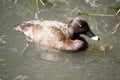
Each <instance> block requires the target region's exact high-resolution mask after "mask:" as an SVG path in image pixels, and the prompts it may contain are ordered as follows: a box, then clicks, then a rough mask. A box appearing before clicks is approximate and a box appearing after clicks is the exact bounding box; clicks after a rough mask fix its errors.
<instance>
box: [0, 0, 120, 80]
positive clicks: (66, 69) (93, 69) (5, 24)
mask: <svg viewBox="0 0 120 80" xmlns="http://www.w3.org/2000/svg"><path fill="white" fill-rule="evenodd" d="M48 1H49V2H48V3H47V4H46V6H45V7H44V6H42V5H40V4H39V5H40V13H38V14H37V10H36V8H35V2H34V0H0V80H120V26H119V25H117V24H118V23H119V22H120V16H119V15H118V16H117V17H101V16H79V17H82V18H84V19H86V20H87V22H88V23H89V25H90V28H91V29H92V31H93V32H94V33H95V34H96V35H98V36H100V38H101V41H99V42H97V41H92V40H90V39H89V38H87V37H85V39H86V40H87V41H88V43H89V48H88V49H87V50H86V51H83V52H74V53H73V52H64V51H58V50H53V49H46V48H43V47H41V48H38V47H37V46H35V45H34V44H33V43H30V44H29V46H28V48H27V50H26V51H25V52H24V53H23V54H22V52H23V51H24V49H25V46H26V44H27V41H26V39H25V37H24V36H23V35H22V34H20V33H19V32H17V31H15V30H14V29H13V28H14V26H15V25H16V24H20V23H22V22H24V21H27V20H33V19H45V20H46V19H47V20H58V21H61V22H64V23H68V22H69V21H70V19H72V18H74V17H77V14H78V13H79V12H86V13H96V14H97V13H102V14H115V13H116V12H115V11H114V10H113V9H110V7H112V6H117V5H120V0H48Z"/></svg>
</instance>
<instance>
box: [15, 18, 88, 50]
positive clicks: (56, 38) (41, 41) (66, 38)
mask: <svg viewBox="0 0 120 80" xmlns="http://www.w3.org/2000/svg"><path fill="white" fill-rule="evenodd" d="M69 26H70V25H67V24H65V23H62V22H58V21H48V20H44V21H40V20H32V21H27V22H24V23H23V24H21V25H18V26H16V27H15V29H16V30H19V31H21V32H23V33H24V34H25V35H26V37H27V40H28V41H30V42H34V43H36V44H37V45H40V46H46V47H51V48H55V49H58V50H67V51H78V50H84V49H86V48H87V47H88V44H87V42H86V41H85V40H84V39H83V38H82V37H80V36H79V35H80V33H79V32H75V31H74V30H73V28H74V27H69ZM76 31H77V30H76Z"/></svg>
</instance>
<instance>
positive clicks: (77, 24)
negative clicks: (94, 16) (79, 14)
mask: <svg viewBox="0 0 120 80" xmlns="http://www.w3.org/2000/svg"><path fill="white" fill-rule="evenodd" d="M68 27H69V31H70V32H71V33H72V34H73V37H74V39H75V38H78V37H79V35H80V34H84V35H86V36H88V37H89V38H91V39H93V40H97V41H98V40H100V38H99V37H98V36H96V35H95V34H94V33H93V32H92V31H91V30H90V28H89V25H88V23H87V22H86V21H85V20H83V19H80V18H75V19H72V20H71V21H70V23H69V25H68Z"/></svg>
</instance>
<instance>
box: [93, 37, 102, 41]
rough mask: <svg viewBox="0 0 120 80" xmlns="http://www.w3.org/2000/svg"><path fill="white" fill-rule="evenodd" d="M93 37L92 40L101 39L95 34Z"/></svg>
mask: <svg viewBox="0 0 120 80" xmlns="http://www.w3.org/2000/svg"><path fill="white" fill-rule="evenodd" d="M91 39H92V40H95V41H99V40H100V38H99V37H98V36H94V37H92V38H91Z"/></svg>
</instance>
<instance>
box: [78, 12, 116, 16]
mask: <svg viewBox="0 0 120 80" xmlns="http://www.w3.org/2000/svg"><path fill="white" fill-rule="evenodd" d="M78 15H84V16H115V15H111V14H93V13H82V12H79V13H78Z"/></svg>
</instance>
